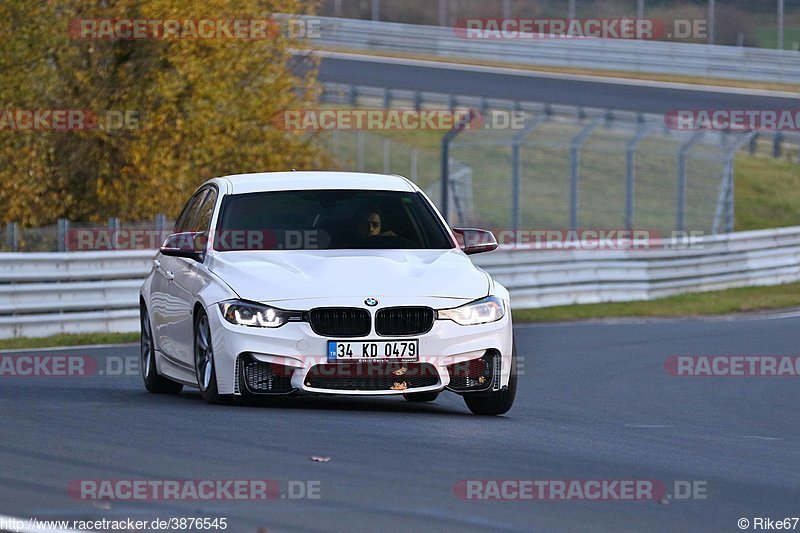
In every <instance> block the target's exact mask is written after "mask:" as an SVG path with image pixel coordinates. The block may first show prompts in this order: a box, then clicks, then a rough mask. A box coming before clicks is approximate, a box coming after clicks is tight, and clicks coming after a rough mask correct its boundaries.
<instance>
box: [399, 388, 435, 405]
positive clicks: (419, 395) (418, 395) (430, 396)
mask: <svg viewBox="0 0 800 533" xmlns="http://www.w3.org/2000/svg"><path fill="white" fill-rule="evenodd" d="M438 397H439V392H438V391H434V392H415V393H413V394H403V398H405V399H406V401H407V402H414V403H423V402H432V401H435V400H436V398H438Z"/></svg>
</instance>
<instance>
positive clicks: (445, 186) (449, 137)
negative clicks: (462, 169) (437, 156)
mask: <svg viewBox="0 0 800 533" xmlns="http://www.w3.org/2000/svg"><path fill="white" fill-rule="evenodd" d="M474 118H475V117H474V110H472V109H470V110H469V111H468V112H467V114H466V116H464V117H461V118H460V119H459V120H458V122H457V123H456V125H455V126H453V129H451V130H450V131H448V132H447V133H445V134H444V135H443V136H442V154H441V156H442V165H441V175H442V183H441V193H442V199H441V202H440V203H441V206H440V207H441V211H442V217H444V220H445V222H446V223H448V224H449V223H450V213H449V207H450V206H449V203H450V202H449V200H448V196H450V194H449V192H450V190H449V189H450V143H451V142H452V141H453V139H455V138H456V137H457V136H458V134H459V133H461V132H462V131H464V129H465V128H466V127H467V125H469V123H470V122H472V120H473V119H474Z"/></svg>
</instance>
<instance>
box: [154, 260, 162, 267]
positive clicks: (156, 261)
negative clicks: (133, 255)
mask: <svg viewBox="0 0 800 533" xmlns="http://www.w3.org/2000/svg"><path fill="white" fill-rule="evenodd" d="M153 266H154V267H156V268H161V261H159V260H158V259H153Z"/></svg>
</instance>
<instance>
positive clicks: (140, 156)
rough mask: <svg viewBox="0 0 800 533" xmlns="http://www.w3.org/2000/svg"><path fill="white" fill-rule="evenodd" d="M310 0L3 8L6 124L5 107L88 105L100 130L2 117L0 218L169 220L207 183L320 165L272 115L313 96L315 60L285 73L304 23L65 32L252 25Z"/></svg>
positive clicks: (10, 2) (123, 0)
mask: <svg viewBox="0 0 800 533" xmlns="http://www.w3.org/2000/svg"><path fill="white" fill-rule="evenodd" d="M311 4H312V3H311V2H307V1H300V0H234V1H229V0H204V1H202V2H201V1H188V0H140V1H134V0H60V1H52V0H51V1H43V0H6V1H5V2H1V3H0V112H5V117H6V119H8V118H9V117H12V118H13V116H14V115H13V114H9V113H10V112H13V111H15V110H16V111H18V110H46V109H76V110H90V111H91V112H92V113H94V114H95V115H96V116H97V117H98V124H100V125H101V126H103V127H97V128H89V129H80V130H77V131H51V130H46V129H45V130H39V131H28V130H20V129H14V128H13V124H11V125H10V124H9V123H8V120H6V124H5V127H4V125H3V122H2V120H0V222H8V221H11V220H16V221H20V222H22V223H23V224H26V225H39V224H47V223H52V222H53V221H54V220H55V219H56V218H58V217H67V218H70V219H72V220H90V221H102V220H105V219H106V218H107V217H109V216H118V217H121V218H123V219H128V220H141V219H145V218H149V217H151V216H152V215H154V214H155V213H159V212H163V213H167V214H168V215H171V216H174V215H176V214H177V212H178V211H179V209H180V208H181V207H182V205H183V203H184V202H185V200H186V199H187V197H188V195H189V193H190V192H191V191H192V190H193V189H194V188H196V187H197V186H198V185H199V184H200V183H202V182H203V181H204V180H206V179H208V178H209V177H212V176H216V175H225V174H231V173H240V172H250V171H268V170H285V169H290V168H296V169H308V168H318V167H320V166H323V165H324V164H325V162H326V160H325V159H324V154H323V153H321V152H320V151H319V149H318V148H317V147H316V145H315V143H314V142H313V141H314V139H313V138H309V137H308V136H307V135H298V134H295V133H292V132H286V131H283V130H281V129H278V128H276V127H275V125H274V121H273V117H274V116H275V115H276V113H278V112H280V111H282V110H285V109H297V108H303V107H308V106H312V105H313V103H314V101H315V100H316V98H317V97H318V94H319V91H318V86H317V84H316V80H315V76H314V74H315V72H314V69H313V67H312V68H311V69H306V71H305V72H307V73H303V72H300V71H299V70H298V69H295V68H294V63H295V61H296V59H295V58H294V54H295V52H296V51H297V50H301V49H303V48H304V47H305V46H306V43H304V42H303V37H302V32H301V31H297V29H295V30H294V31H292V32H290V31H287V28H286V25H285V24H284V25H283V26H276V25H274V24H273V23H270V26H269V27H268V32H267V33H268V37H267V38H246V39H242V38H235V37H234V38H225V37H224V36H222V37H219V38H191V34H181V37H178V38H174V36H173V37H172V38H156V35H154V34H153V35H151V34H148V38H144V39H128V38H119V35H117V34H114V35H113V36H112V37H111V38H108V35H105V36H104V35H103V34H102V33H95V34H80V33H76V32H75V31H74V30H75V28H76V24H77V23H79V22H80V21H87V20H95V21H97V20H100V21H104V20H119V19H125V20H128V19H130V20H178V21H192V20H194V21H199V20H212V21H214V20H216V21H219V20H239V21H241V20H245V21H255V20H263V19H267V18H269V17H272V16H273V15H274V14H276V13H285V14H299V13H306V12H307V10H309V9H310V6H311ZM272 20H274V19H272ZM87 35H88V37H87ZM186 35H189V38H184V37H186ZM298 72H300V73H298ZM112 116H113V117H125V119H126V122H125V123H124V124H122V126H123V127H114V128H107V127H104V126H108V120H109V118H111V117H112ZM0 119H2V115H0ZM117 126H120V124H117Z"/></svg>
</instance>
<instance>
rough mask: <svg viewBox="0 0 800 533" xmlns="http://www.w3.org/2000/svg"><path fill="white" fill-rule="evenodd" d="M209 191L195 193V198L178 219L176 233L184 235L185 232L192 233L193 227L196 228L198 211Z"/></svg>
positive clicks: (189, 202)
mask: <svg viewBox="0 0 800 533" xmlns="http://www.w3.org/2000/svg"><path fill="white" fill-rule="evenodd" d="M206 192H207V189H203V190H202V191H199V192H197V193H195V195H194V196H192V198H191V199H190V200H189V201H188V202H187V203H186V207H184V208H183V211H181V215H180V216H179V217H178V221H177V222H175V230H174V233H183V232H185V231H192V227H193V226H194V222H193V221H195V220H197V211H198V209H199V208H200V204H201V203H202V202H203V198H204V197H205V196H206Z"/></svg>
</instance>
